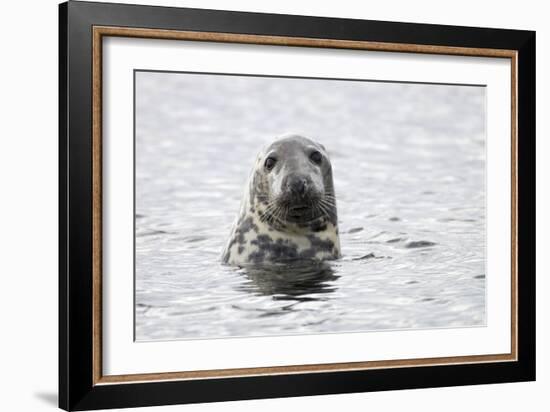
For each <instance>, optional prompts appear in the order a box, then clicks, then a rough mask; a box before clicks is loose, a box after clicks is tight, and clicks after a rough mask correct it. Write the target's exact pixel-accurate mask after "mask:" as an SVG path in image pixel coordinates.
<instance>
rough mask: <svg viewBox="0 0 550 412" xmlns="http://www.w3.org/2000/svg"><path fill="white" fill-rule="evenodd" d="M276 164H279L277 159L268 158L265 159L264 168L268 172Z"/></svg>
mask: <svg viewBox="0 0 550 412" xmlns="http://www.w3.org/2000/svg"><path fill="white" fill-rule="evenodd" d="M275 163H277V159H274V158H273V157H268V158H267V159H265V163H264V166H265V168H266V169H267V170H271V169H273V168H274V167H275Z"/></svg>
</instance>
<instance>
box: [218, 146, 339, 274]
mask: <svg viewBox="0 0 550 412" xmlns="http://www.w3.org/2000/svg"><path fill="white" fill-rule="evenodd" d="M311 150H317V151H319V152H320V153H322V155H323V163H322V164H321V166H316V165H312V164H310V163H311V162H309V163H308V157H307V153H308V151H311ZM273 152H275V153H277V155H278V156H279V160H278V166H277V167H279V169H278V170H277V171H273V172H268V171H266V169H265V167H264V163H265V159H266V157H267V156H269V155H270V153H273ZM304 159H305V160H304ZM315 167H317V169H315ZM296 173H300V174H303V175H305V176H307V177H308V179H310V182H309V184H310V185H311V189H309V191H308V198H307V199H306V200H304V201H303V202H304V203H306V204H308V205H309V207H308V209H307V212H304V215H303V216H300V217H299V218H297V219H295V218H293V217H292V216H291V215H290V214H289V206H285V203H284V199H285V196H287V193H286V191H285V190H284V188H285V187H286V186H285V185H284V182H285V180H284V179H285V178H288V176H289V174H293V175H294V174H296ZM281 179H282V180H281ZM281 188H283V189H281ZM281 199H282V200H281ZM339 257H340V240H339V237H338V220H337V212H336V199H335V194H334V184H333V179H332V166H331V164H330V160H329V158H328V154H327V152H326V150H325V149H324V147H323V146H322V145H320V144H318V143H316V142H314V141H312V140H310V139H307V138H304V137H301V136H297V135H287V136H283V137H282V138H280V139H278V140H276V141H275V142H273V143H272V144H271V145H269V146H268V147H267V148H265V149H264V150H262V151H261V152H260V153H259V154H258V156H257V158H256V163H255V165H254V168H253V170H252V173H251V175H250V177H249V181H248V184H247V187H246V190H245V194H244V196H243V200H242V203H241V208H240V212H239V216H238V218H237V221H236V222H235V224H234V226H233V228H232V230H231V234H230V237H229V240H228V242H227V245H226V247H225V249H224V252H223V254H222V261H223V262H224V263H227V264H230V265H249V264H255V265H262V264H271V263H288V262H292V261H307V260H311V261H323V260H332V259H337V258H339Z"/></svg>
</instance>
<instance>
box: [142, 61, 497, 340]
mask: <svg viewBox="0 0 550 412" xmlns="http://www.w3.org/2000/svg"><path fill="white" fill-rule="evenodd" d="M136 76H137V77H136V91H137V100H136V102H137V105H136V114H137V117H136V219H135V224H136V282H135V284H136V295H135V296H136V302H135V303H136V304H135V312H136V317H135V319H136V324H135V328H136V339H137V340H141V341H146V340H155V339H162V340H166V339H202V338H217V337H233V336H266V335H289V334H306V333H307V334H316V333H340V332H355V331H378V330H390V329H393V330H394V329H416V328H441V327H464V326H479V325H484V324H485V321H486V318H485V316H486V313H485V263H484V262H485V243H484V238H485V228H484V222H485V194H484V185H483V182H484V181H485V177H484V170H485V159H484V144H483V142H484V136H485V134H484V133H485V132H484V113H485V107H484V93H485V91H484V89H483V88H476V87H462V86H441V85H438V86H435V85H418V84H416V85H413V84H393V83H392V84H386V83H369V82H337V81H317V80H294V79H270V78H254V77H242V78H241V77H238V76H237V77H235V76H232V77H224V76H210V75H208V76H206V75H189V74H166V73H142V72H139V73H137V75H136ZM320 113H323V115H320ZM287 131H300V132H301V133H303V134H304V135H306V136H311V137H314V138H315V139H316V140H319V141H320V142H322V143H323V144H324V145H325V146H326V147H327V149H328V151H329V152H330V153H331V158H332V164H333V170H334V179H335V187H336V195H337V204H338V214H339V229H340V240H341V246H342V252H343V254H344V256H343V258H342V259H340V260H338V261H334V262H327V263H323V264H318V265H290V266H289V265H281V266H274V267H263V268H260V267H256V268H233V267H227V266H223V265H221V264H220V263H219V261H220V254H221V251H222V248H223V245H224V243H225V241H226V239H227V236H228V235H229V230H230V228H231V224H232V222H233V219H234V218H235V217H236V214H237V211H238V208H239V203H240V198H241V194H242V188H243V185H244V182H245V181H246V178H247V175H248V173H249V170H250V167H252V164H253V161H254V157H255V155H256V153H257V151H258V149H259V148H260V147H261V146H262V145H263V144H265V143H267V142H269V141H271V140H272V139H273V137H274V136H276V135H279V134H281V133H282V132H287ZM480 142H481V143H480Z"/></svg>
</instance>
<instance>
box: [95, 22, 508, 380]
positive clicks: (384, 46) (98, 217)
mask: <svg viewBox="0 0 550 412" xmlns="http://www.w3.org/2000/svg"><path fill="white" fill-rule="evenodd" d="M103 36H112V37H132V38H149V39H164V40H187V41H205V42H222V43H238V44H258V45H278V46H293V47H319V48H334V49H352V50H367V51H384V52H399V53H421V54H439V55H456V56H474V57H498V58H509V59H510V60H511V94H512V98H511V135H512V136H511V141H512V148H511V162H512V165H511V169H512V171H511V180H512V182H511V188H512V196H511V197H512V199H511V207H512V213H511V225H512V239H511V248H512V253H511V255H512V257H511V264H512V266H511V291H512V296H511V353H509V354H493V355H471V356H453V357H440V358H417V359H398V360H381V361H366V362H347V363H327V364H315V365H288V366H270V367H254V368H235V369H218V370H201V371H182V372H161V373H144V374H129V375H103V373H102V359H103V356H102V345H103V339H102V296H101V289H102V267H101V265H102V213H101V208H102V152H101V150H102V144H101V141H102V121H101V119H102V38H103ZM92 39H93V41H92V55H93V56H92V60H93V61H92V82H93V84H92V89H93V96H92V106H93V110H92V151H93V153H92V175H93V179H92V187H93V219H92V227H93V262H92V266H93V267H92V273H93V282H92V283H93V291H92V301H93V311H92V313H93V322H92V324H93V331H92V333H93V356H92V357H93V360H92V363H93V365H92V370H93V376H92V383H93V385H109V384H117V383H127V384H129V383H137V382H159V381H174V380H181V381H184V380H195V379H217V378H233V377H235V378H236V377H251V376H261V375H282V374H300V373H323V372H325V373H329V372H343V371H357V370H368V369H382V368H404V367H422V366H443V365H459V364H473V363H495V362H514V361H517V360H518V336H517V331H518V328H517V319H518V317H517V312H518V301H517V294H518V277H517V268H518V256H517V248H518V245H517V236H518V234H517V201H518V188H517V183H518V172H517V156H518V150H517V145H518V142H517V133H518V128H517V122H518V118H517V96H518V93H517V86H518V85H517V79H518V76H517V74H518V70H517V63H518V52H517V51H516V50H507V49H487V48H469V47H454V46H433V45H420V44H406V43H385V42H371V41H356V40H335V39H320V38H304V37H285V36H265V35H249V34H234V33H219V32H197V31H180V30H165V29H144V28H133V27H114V26H93V28H92Z"/></svg>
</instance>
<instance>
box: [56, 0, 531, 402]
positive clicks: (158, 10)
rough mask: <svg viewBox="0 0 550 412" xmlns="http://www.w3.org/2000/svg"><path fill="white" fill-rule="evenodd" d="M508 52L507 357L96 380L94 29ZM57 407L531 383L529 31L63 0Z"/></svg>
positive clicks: (60, 8)
mask: <svg viewBox="0 0 550 412" xmlns="http://www.w3.org/2000/svg"><path fill="white" fill-rule="evenodd" d="M98 25H99V26H117V27H130V28H131V27H137V28H145V29H164V30H183V31H196V32H217V33H239V34H251V35H263V36H285V37H300V38H312V39H316V38H319V39H327V38H328V39H335V40H352V41H369V42H381V43H400V44H414V45H418V44H420V45H432V46H449V47H467V48H484V49H496V50H500V49H506V50H514V51H516V52H517V81H516V87H517V92H518V94H517V96H518V97H517V128H518V142H517V145H518V146H517V147H518V153H517V176H518V178H517V181H518V187H519V196H518V201H517V231H518V234H517V242H518V244H519V245H520V247H519V248H518V255H517V260H518V266H517V267H518V273H519V275H518V279H517V286H518V287H517V307H518V312H517V313H518V314H517V317H518V318H517V342H518V349H517V361H513V362H510V361H506V362H499V361H494V362H484V363H468V364H449V365H440V366H415V367H400V368H382V369H369V370H353V371H333V372H320V373H315V372H314V373H312V372H308V373H289V374H277V375H262V376H242V377H230V378H216V379H209V378H205V379H193V380H170V381H155V382H136V383H118V384H108V385H98V384H96V383H94V378H93V376H94V359H93V357H94V351H93V319H94V318H93V312H94V307H93V292H92V290H93V276H92V261H93V253H94V251H93V244H94V240H93V230H92V226H93V219H92V208H93V207H92V200H93V182H92V180H93V179H92V129H93V119H92V112H93V109H92V94H93V90H92V53H93V50H92V36H93V30H92V28H93V26H98ZM59 205H60V206H59V406H60V408H63V409H65V410H89V409H104V408H105V409H106V408H122V407H137V406H153V405H169V404H180V403H194V402H218V401H227V400H244V399H260V398H273V397H292V396H305V395H321V394H338V393H352V392H364V391H382V390H395V389H409V388H427V387H442V386H456V385H474V384H487V383H500V382H519V381H530V380H534V379H535V32H532V31H522V30H504V29H489V28H472V27H456V26H444V25H431V24H411V23H393V22H381V21H365V20H353V19H337V18H320V17H305V16H292V15H274V14H259V13H244V12H230V11H215V10H202V9H184V8H173V7H156V6H141V5H140V6H136V5H122V4H109V3H90V2H76V1H71V2H68V3H63V4H61V5H60V6H59Z"/></svg>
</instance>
